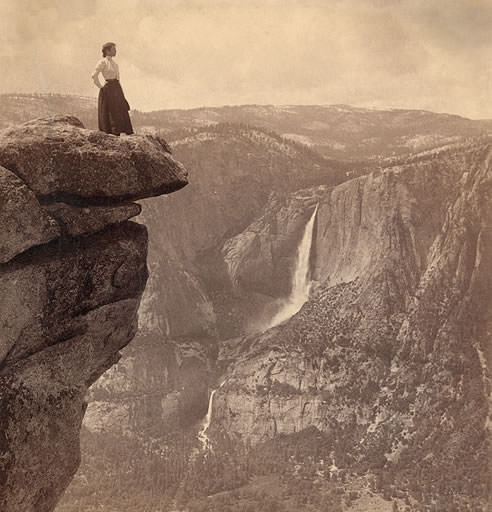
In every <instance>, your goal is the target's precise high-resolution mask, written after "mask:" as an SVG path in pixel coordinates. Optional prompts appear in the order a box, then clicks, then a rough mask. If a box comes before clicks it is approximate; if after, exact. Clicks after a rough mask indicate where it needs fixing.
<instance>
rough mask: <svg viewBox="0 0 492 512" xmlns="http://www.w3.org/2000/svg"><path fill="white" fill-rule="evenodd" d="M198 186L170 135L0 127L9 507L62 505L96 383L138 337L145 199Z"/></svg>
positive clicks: (2, 434)
mask: <svg viewBox="0 0 492 512" xmlns="http://www.w3.org/2000/svg"><path fill="white" fill-rule="evenodd" d="M186 184H187V172H186V170H185V168H184V167H183V166H182V165H181V164H180V163H179V162H178V161H176V160H175V159H174V158H173V157H172V156H171V154H170V150H169V147H168V146H167V144H166V143H165V141H163V140H162V139H160V138H157V137H152V136H132V137H121V138H120V137H115V136H111V135H107V134H104V133H102V132H95V131H92V130H87V129H85V128H84V127H83V125H82V123H81V122H80V121H79V120H78V119H76V118H74V117H71V116H52V117H46V118H40V119H35V120H32V121H29V122H26V123H24V124H22V125H19V126H14V127H11V128H8V129H6V130H3V131H2V132H0V226H1V230H2V241H1V246H0V290H1V293H0V333H1V337H0V509H1V510H2V512H10V511H12V512H14V511H15V512H19V511H22V512H29V511H33V512H44V511H51V510H53V509H54V507H55V505H56V503H57V501H58V500H59V498H60V496H61V494H62V493H63V491H64V489H65V488H66V487H67V485H68V484H69V482H70V480H71V478H72V477H73V475H74V474H75V472H76V470H77V467H78V465H79V462H80V448H79V432H80V428H81V424H82V419H83V416H84V412H85V409H86V405H87V404H86V402H85V394H86V391H87V389H88V387H89V386H90V385H91V384H92V383H93V382H94V381H95V380H96V379H97V378H98V377H99V376H100V375H101V374H102V373H103V372H104V371H106V370H107V369H108V368H109V367H110V366H111V365H113V364H115V363H116V362H117V361H118V359H119V357H120V354H119V351H120V349H122V348H123V347H124V346H125V345H127V344H128V343H129V341H130V340H131V339H132V338H133V336H134V335H135V332H136V330H137V311H138V307H139V304H140V298H141V296H142V293H143V291H144V288H145V284H146V281H147V277H148V271H147V265H146V257H147V230H146V228H145V226H143V225H141V224H137V223H135V222H131V221H129V220H128V219H130V218H131V217H134V216H136V215H138V214H139V213H140V211H141V207H140V205H138V204H136V203H134V201H135V200H138V199H142V198H145V197H151V196H157V195H161V194H167V193H170V192H173V191H176V190H178V189H180V188H182V187H184V186H185V185H186Z"/></svg>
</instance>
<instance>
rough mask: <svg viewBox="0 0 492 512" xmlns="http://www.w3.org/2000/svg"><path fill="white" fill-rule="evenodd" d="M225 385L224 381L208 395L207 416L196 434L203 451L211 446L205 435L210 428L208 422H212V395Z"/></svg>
mask: <svg viewBox="0 0 492 512" xmlns="http://www.w3.org/2000/svg"><path fill="white" fill-rule="evenodd" d="M224 384H225V381H224V382H222V383H221V385H220V386H219V387H218V388H216V389H214V390H212V392H211V393H210V398H209V399H208V410H207V415H206V416H205V419H204V421H203V425H202V428H201V430H200V432H198V439H199V441H200V443H202V447H203V449H204V450H207V449H208V450H210V449H211V446H210V439H209V437H208V435H207V430H208V428H209V427H210V422H211V420H212V411H213V404H214V395H215V393H216V391H217V390H219V389H220V388H221V387H222V386H223V385H224Z"/></svg>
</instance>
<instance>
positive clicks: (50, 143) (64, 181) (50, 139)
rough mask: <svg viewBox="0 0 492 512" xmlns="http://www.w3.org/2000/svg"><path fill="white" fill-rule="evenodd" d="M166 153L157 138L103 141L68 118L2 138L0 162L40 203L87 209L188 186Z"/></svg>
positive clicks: (8, 131)
mask: <svg viewBox="0 0 492 512" xmlns="http://www.w3.org/2000/svg"><path fill="white" fill-rule="evenodd" d="M168 151H169V147H168V146H167V144H166V143H165V142H163V141H162V139H159V138H158V137H152V136H139V135H135V136H131V137H117V136H107V134H105V133H103V132H96V131H93V130H86V129H85V128H84V127H83V125H82V123H81V122H80V121H79V120H78V119H77V118H74V117H71V116H53V117H48V118H42V119H35V120H33V121H28V122H26V123H24V124H22V125H20V126H15V127H13V128H7V129H5V130H3V131H2V132H1V133H0V162H1V163H2V165H4V166H5V167H7V168H8V169H10V170H11V171H12V172H14V173H15V174H16V175H17V176H18V177H19V178H21V179H22V180H23V181H24V182H25V183H26V185H27V186H28V187H29V188H30V189H31V190H32V191H33V192H35V193H36V195H37V196H38V197H40V198H43V199H44V200H51V198H53V197H56V198H57V200H58V201H60V200H62V201H65V202H74V201H81V202H83V203H86V204H87V203H97V202H105V201H110V202H118V201H133V200H136V199H142V198H144V197H150V196H157V195H160V194H166V193H169V192H173V191H175V190H178V189H180V188H182V187H183V186H185V185H186V182H187V181H186V170H185V168H184V167H183V166H182V165H181V164H180V163H179V162H177V161H176V160H174V159H173V157H172V156H171V154H170V153H169V152H168ZM68 170H71V172H67V171H68Z"/></svg>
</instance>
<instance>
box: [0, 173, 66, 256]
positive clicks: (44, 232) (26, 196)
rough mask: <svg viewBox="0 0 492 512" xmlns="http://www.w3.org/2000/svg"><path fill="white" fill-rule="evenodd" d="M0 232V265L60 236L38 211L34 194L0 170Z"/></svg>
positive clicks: (11, 174) (48, 218)
mask: <svg viewBox="0 0 492 512" xmlns="http://www.w3.org/2000/svg"><path fill="white" fill-rule="evenodd" d="M0 231H1V233H2V239H1V242H0V263H5V262H6V261H9V260H10V259H11V258H13V257H14V256H16V255H17V254H19V253H21V252H23V251H25V250H26V249H29V248H30V247H33V246H35V245H39V244H44V243H47V242H49V241H50V240H53V239H54V238H57V237H58V236H59V235H60V230H59V228H58V226H57V224H56V222H55V221H54V220H53V219H51V218H50V216H49V215H47V214H46V213H45V212H44V211H43V210H42V208H41V205H40V204H39V201H38V200H37V198H36V196H35V195H34V193H33V192H32V191H31V190H29V188H28V187H27V186H26V185H25V183H23V182H22V180H20V179H19V178H17V176H15V174H13V173H12V172H10V171H9V170H8V169H5V167H1V166H0Z"/></svg>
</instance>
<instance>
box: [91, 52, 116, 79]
mask: <svg viewBox="0 0 492 512" xmlns="http://www.w3.org/2000/svg"><path fill="white" fill-rule="evenodd" d="M99 73H102V76H103V77H104V79H105V80H108V79H110V78H117V79H118V80H119V79H120V70H119V68H118V64H116V62H115V61H114V60H113V59H112V57H111V56H109V55H107V56H106V57H104V58H103V59H101V60H100V61H99V62H98V63H97V64H96V69H95V70H94V73H92V79H93V80H94V83H95V84H96V85H98V86H101V85H100V83H99Z"/></svg>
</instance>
